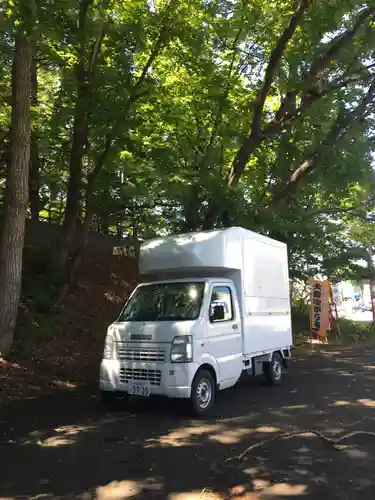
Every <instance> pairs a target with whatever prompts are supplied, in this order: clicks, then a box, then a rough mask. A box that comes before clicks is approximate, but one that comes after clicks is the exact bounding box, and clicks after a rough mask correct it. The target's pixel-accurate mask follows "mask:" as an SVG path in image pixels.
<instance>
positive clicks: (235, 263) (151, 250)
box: [139, 227, 285, 274]
mask: <svg viewBox="0 0 375 500" xmlns="http://www.w3.org/2000/svg"><path fill="white" fill-rule="evenodd" d="M244 239H246V240H247V239H249V240H251V241H258V242H260V243H261V242H269V244H271V245H276V246H278V247H285V245H284V244H282V243H280V242H278V241H274V240H271V239H270V238H266V237H265V236H261V235H259V234H256V233H253V232H252V231H247V230H246V229H242V228H240V227H232V228H228V229H222V230H214V231H204V232H200V233H189V234H182V235H173V236H165V237H161V238H156V239H153V240H150V241H148V242H146V243H143V245H142V246H141V250H140V259H139V270H140V272H141V274H154V273H155V274H157V273H158V272H160V271H168V270H171V271H172V270H180V269H192V268H196V269H199V268H203V269H204V268H221V269H228V270H229V269H238V270H243V265H244V264H243V258H244V259H246V258H247V255H246V254H245V255H243V240H244ZM249 250H250V251H251V249H250V248H249ZM249 257H250V258H251V255H249Z"/></svg>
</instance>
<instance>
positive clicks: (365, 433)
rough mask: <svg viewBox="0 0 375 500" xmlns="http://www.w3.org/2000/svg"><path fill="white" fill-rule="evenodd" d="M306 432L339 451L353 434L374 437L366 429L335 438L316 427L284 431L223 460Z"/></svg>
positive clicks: (234, 458) (230, 459)
mask: <svg viewBox="0 0 375 500" xmlns="http://www.w3.org/2000/svg"><path fill="white" fill-rule="evenodd" d="M306 434H314V435H315V436H317V437H318V438H320V439H321V440H322V441H323V442H325V443H328V444H329V445H330V446H332V448H333V449H335V450H337V451H340V450H342V449H343V448H342V447H341V446H340V443H342V442H343V441H347V440H348V439H350V438H352V437H354V436H371V437H375V432H368V431H353V432H349V433H348V434H344V435H343V436H341V437H339V438H337V439H335V438H331V437H328V436H325V435H324V434H323V433H322V432H320V431H318V430H316V429H305V430H300V431H291V432H284V433H283V434H279V435H278V436H274V437H272V438H267V439H264V440H263V441H259V442H258V443H254V444H252V445H251V446H249V447H248V448H246V450H245V451H243V452H242V453H241V454H240V455H237V456H235V457H229V458H227V459H226V460H225V462H232V461H239V462H241V461H242V460H243V459H244V458H245V456H246V455H247V454H248V453H250V452H251V451H254V450H256V449H257V448H263V447H264V446H266V445H267V444H269V443H272V442H273V441H279V440H281V439H288V438H291V437H294V436H304V435H306Z"/></svg>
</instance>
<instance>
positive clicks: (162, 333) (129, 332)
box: [108, 321, 196, 343]
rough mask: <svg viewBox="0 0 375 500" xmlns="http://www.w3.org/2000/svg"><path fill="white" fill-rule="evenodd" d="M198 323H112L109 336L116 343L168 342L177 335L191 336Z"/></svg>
mask: <svg viewBox="0 0 375 500" xmlns="http://www.w3.org/2000/svg"><path fill="white" fill-rule="evenodd" d="M195 324H196V321H155V322H137V321H131V322H130V321H129V322H124V323H117V322H115V323H112V324H111V325H110V326H109V328H108V335H113V337H114V339H115V341H116V342H137V343H140V342H151V343H159V342H168V343H171V342H172V340H173V338H174V337H175V336H176V335H190V334H191V333H192V330H194V326H195Z"/></svg>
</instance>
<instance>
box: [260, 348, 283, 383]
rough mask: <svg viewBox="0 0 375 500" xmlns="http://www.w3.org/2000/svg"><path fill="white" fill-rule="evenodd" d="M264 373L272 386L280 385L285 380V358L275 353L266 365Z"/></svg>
mask: <svg viewBox="0 0 375 500" xmlns="http://www.w3.org/2000/svg"><path fill="white" fill-rule="evenodd" d="M263 372H264V376H265V379H266V381H267V383H268V384H270V385H280V384H281V383H282V381H283V378H284V364H283V358H282V357H281V356H280V354H279V353H278V352H275V353H274V354H273V356H272V359H271V361H270V362H269V363H264V365H263Z"/></svg>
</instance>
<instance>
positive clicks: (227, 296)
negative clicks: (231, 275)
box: [210, 286, 233, 323]
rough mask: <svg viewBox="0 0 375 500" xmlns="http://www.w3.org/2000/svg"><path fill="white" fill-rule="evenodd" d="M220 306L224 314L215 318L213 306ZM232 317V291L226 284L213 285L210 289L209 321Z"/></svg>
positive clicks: (227, 319) (214, 321)
mask: <svg viewBox="0 0 375 500" xmlns="http://www.w3.org/2000/svg"><path fill="white" fill-rule="evenodd" d="M217 306H221V307H220V309H221V308H223V309H224V315H223V317H222V316H221V317H220V319H216V318H215V308H216V307H217ZM232 319H233V301H232V292H231V289H230V288H229V287H228V286H214V287H213V289H212V295H211V302H210V321H211V323H220V322H223V321H231V320H232Z"/></svg>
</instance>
